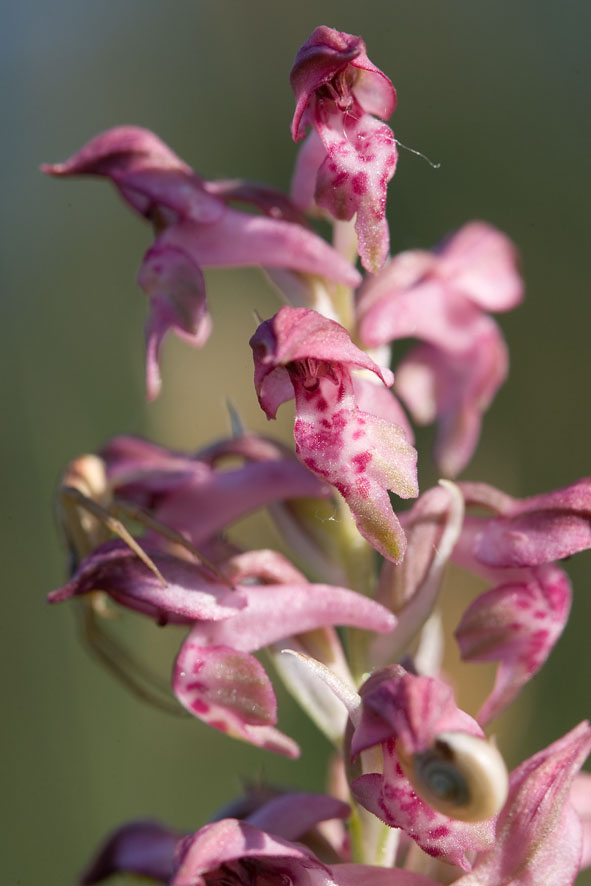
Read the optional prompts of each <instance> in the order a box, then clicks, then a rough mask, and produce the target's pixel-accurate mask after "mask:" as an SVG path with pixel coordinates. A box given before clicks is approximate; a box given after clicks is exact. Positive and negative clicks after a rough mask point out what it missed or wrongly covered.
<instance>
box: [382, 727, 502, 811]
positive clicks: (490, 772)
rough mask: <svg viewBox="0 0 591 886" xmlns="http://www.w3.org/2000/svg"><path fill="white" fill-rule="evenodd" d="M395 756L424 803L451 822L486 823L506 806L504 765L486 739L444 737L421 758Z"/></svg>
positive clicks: (459, 735) (399, 751) (461, 734)
mask: <svg viewBox="0 0 591 886" xmlns="http://www.w3.org/2000/svg"><path fill="white" fill-rule="evenodd" d="M396 751H397V754H398V758H399V760H400V765H401V766H402V770H403V772H404V774H405V775H406V777H407V778H408V780H409V781H410V783H411V784H412V786H413V787H414V789H415V791H416V792H417V794H418V795H419V796H420V797H421V799H422V800H424V801H425V803H428V804H429V806H432V807H433V809H436V810H437V812H441V813H443V815H447V816H449V817H450V818H457V819H459V820H460V821H483V820H484V819H487V818H492V817H493V815H496V814H497V813H498V812H499V811H500V810H501V808H502V807H503V805H504V803H505V800H506V799H507V792H508V789H509V776H508V774H507V768H506V766H505V762H504V760H503V758H502V757H501V755H500V753H499V751H498V749H497V747H496V745H495V744H493V743H492V742H490V741H488V740H487V739H486V738H478V736H476V735H469V734H468V733H467V732H441V733H440V734H439V735H438V736H437V738H436V740H435V742H434V744H433V746H432V747H431V748H429V749H428V750H426V751H422V752H421V753H418V754H408V755H407V754H406V753H405V752H404V750H403V748H402V747H401V746H400V742H398V743H397V745H396Z"/></svg>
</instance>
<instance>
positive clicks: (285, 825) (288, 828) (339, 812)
mask: <svg viewBox="0 0 591 886" xmlns="http://www.w3.org/2000/svg"><path fill="white" fill-rule="evenodd" d="M235 805H240V804H235ZM348 812H349V807H348V806H347V804H346V803H341V802H340V801H339V800H335V799H333V798H332V797H327V796H324V795H322V794H297V793H293V794H281V795H280V796H278V797H277V798H274V799H271V800H269V801H267V802H265V803H263V805H261V806H258V808H255V809H254V810H253V811H250V812H249V814H247V815H246V817H245V819H244V821H237V820H236V819H228V818H224V820H223V821H220V822H216V823H215V824H212V825H207V826H206V828H202V829H201V831H198V832H197V834H193V835H185V834H181V833H178V832H176V831H173V830H171V829H170V828H167V827H165V826H163V825H161V824H159V823H157V822H152V821H132V822H129V823H127V824H124V825H122V826H121V827H119V828H117V829H116V830H115V831H114V832H113V833H112V834H110V835H109V836H108V837H107V839H106V840H105V842H104V843H103V845H102V846H101V847H100V848H99V850H98V852H97V854H96V855H95V857H94V858H93V859H92V860H91V862H90V864H89V865H88V867H87V869H86V871H85V873H84V874H83V875H82V877H81V880H80V882H81V884H82V886H91V884H94V883H99V882H101V881H102V880H105V879H107V877H109V876H110V875H111V874H113V873H118V872H121V873H133V874H138V875H141V876H145V877H149V878H150V879H153V880H157V881H159V882H164V883H168V882H170V881H171V877H172V876H173V871H175V869H176V875H178V868H179V866H182V864H183V862H182V859H183V858H185V859H187V856H188V855H190V856H191V859H190V860H189V859H187V860H186V863H185V867H189V866H190V865H191V864H194V863H201V864H205V865H207V861H206V852H199V850H195V849H191V848H190V847H194V846H195V843H196V842H197V839H196V838H197V837H198V836H199V835H200V834H204V833H209V834H210V835H212V836H213V834H218V835H220V836H221V835H223V834H225V833H227V832H228V831H230V832H233V831H235V830H236V829H238V830H240V828H241V827H242V828H244V831H245V832H246V833H249V832H251V833H253V834H254V833H255V832H258V833H261V832H262V831H263V830H266V831H268V832H269V833H271V834H274V835H276V836H278V837H280V838H283V839H284V840H285V839H287V840H297V839H302V838H304V837H305V836H306V835H310V834H312V833H313V832H314V829H315V828H316V827H317V826H318V825H319V824H320V823H322V822H326V821H329V820H338V819H342V818H345V817H346V816H347V815H348ZM185 836H186V838H187V839H186V840H185V841H184V842H183V843H181V841H183V838H184V837H185ZM262 836H263V837H266V836H268V835H267V834H263V835H262ZM221 842H222V844H223V843H225V840H224V838H223V836H222V837H221ZM207 843H208V841H207V840H203V839H202V841H201V845H202V846H204V847H205V846H207ZM177 847H178V850H177ZM175 850H177V851H176V852H175ZM175 854H176V860H175ZM308 854H309V855H310V856H311V854H310V853H308ZM247 866H248V863H247ZM196 876H197V875H196ZM193 882H194V883H196V882H198V880H193Z"/></svg>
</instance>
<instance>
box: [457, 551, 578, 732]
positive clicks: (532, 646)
mask: <svg viewBox="0 0 591 886" xmlns="http://www.w3.org/2000/svg"><path fill="white" fill-rule="evenodd" d="M570 601H571V589H570V583H569V580H568V578H567V576H566V575H565V574H564V572H563V571H562V570H561V569H558V568H557V567H555V566H546V567H541V568H539V569H537V570H528V571H527V572H526V575H525V576H524V578H523V580H522V581H514V582H513V583H509V584H504V585H501V586H500V587H497V588H494V589H493V590H490V591H487V592H486V593H484V594H481V595H480V596H479V597H477V599H476V600H475V601H474V602H473V603H472V605H471V606H469V607H468V609H467V610H466V612H465V613H464V615H463V617H462V620H461V622H460V624H459V625H458V627H457V629H456V632H455V634H456V639H457V641H458V643H459V646H460V650H461V654H462V658H463V659H464V660H465V661H497V660H500V664H499V667H498V670H497V676H496V680H495V685H494V688H493V690H492V692H491V694H490V695H489V697H488V698H487V700H486V702H485V703H484V705H483V706H482V708H481V710H480V711H479V713H478V718H477V719H478V721H479V722H480V723H483V724H484V723H488V722H489V721H490V720H492V719H493V717H496V716H497V714H499V713H500V712H501V711H502V710H504V708H505V707H507V705H508V704H510V702H512V701H513V699H514V698H515V697H516V696H517V694H518V693H519V691H520V690H521V688H522V687H523V686H524V685H525V683H526V682H527V681H528V680H530V679H531V677H533V675H534V674H535V673H537V671H538V670H539V669H540V668H541V667H542V665H543V663H544V662H545V661H546V659H547V658H548V655H549V654H550V652H551V650H552V649H553V647H554V645H555V644H556V642H557V640H558V638H559V637H560V635H561V633H562V631H563V629H564V626H565V624H566V620H567V618H568V613H569V610H570Z"/></svg>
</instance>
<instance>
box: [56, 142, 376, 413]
mask: <svg viewBox="0 0 591 886" xmlns="http://www.w3.org/2000/svg"><path fill="white" fill-rule="evenodd" d="M42 168H43V171H44V172H47V173H49V174H51V175H56V176H70V175H97V176H101V177H105V178H108V179H110V180H111V181H112V182H113V184H114V185H115V187H116V188H117V190H118V191H119V193H120V194H121V196H122V197H123V199H124V200H125V201H126V202H127V203H128V204H129V205H130V206H131V207H132V209H134V210H135V211H136V212H138V213H140V214H141V215H143V216H145V217H146V218H147V219H148V220H149V221H151V222H152V224H153V225H154V228H155V231H156V234H157V238H156V241H155V244H154V246H153V247H152V248H151V249H149V250H148V252H147V253H146V255H145V256H144V259H143V262H142V266H141V268H140V271H139V275H138V282H139V284H140V286H141V287H142V289H143V290H144V291H145V292H146V294H147V295H148V296H149V298H150V316H149V318H148V321H147V323H146V354H147V359H146V380H147V390H148V397H149V398H150V399H153V398H154V397H156V396H157V394H158V392H159V389H160V374H159V368H158V355H159V351H160V346H161V343H162V341H163V339H164V337H165V336H166V334H167V333H168V331H169V330H173V331H174V332H175V333H176V334H177V335H179V336H181V338H183V339H184V340H186V341H188V342H189V343H190V344H192V345H194V346H195V347H200V346H201V345H203V344H204V343H205V341H206V339H207V337H208V335H209V331H210V327H211V321H210V319H209V315H208V313H207V305H206V301H205V284H204V280H203V274H202V272H201V267H203V266H206V267H207V266H210V267H234V266H238V265H263V266H265V265H268V266H271V267H279V268H289V269H291V270H294V271H300V272H302V273H306V274H317V275H319V276H323V277H326V278H328V279H330V280H336V281H338V282H340V283H345V284H347V285H350V286H355V285H356V284H357V283H358V282H359V275H358V274H357V272H356V271H355V269H354V268H352V267H351V265H349V264H348V262H346V261H345V259H343V258H342V257H341V256H340V255H339V254H338V253H337V252H335V250H333V249H332V248H331V247H330V246H328V244H326V243H325V242H324V241H323V240H321V239H320V237H317V236H316V235H315V234H314V233H312V232H311V231H310V230H308V229H307V228H306V227H304V226H302V225H301V224H299V223H297V222H296V221H294V219H296V218H297V217H298V216H297V212H296V210H295V209H294V208H293V207H290V206H289V201H288V200H287V199H286V198H285V197H284V196H283V195H281V194H277V195H275V199H273V193H274V192H272V191H271V189H269V188H263V187H258V186H256V185H250V186H248V185H244V186H241V184H240V183H228V182H222V183H212V184H209V183H207V182H204V181H203V180H202V179H201V178H199V177H198V176H197V175H196V174H195V173H194V172H193V171H192V170H191V169H190V168H189V167H188V166H187V164H186V163H184V162H183V161H182V160H180V159H179V158H178V157H177V156H176V154H174V153H173V152H172V151H171V150H170V149H169V148H168V147H167V146H166V145H165V144H164V143H163V142H161V141H160V139H159V138H157V136H155V135H154V134H153V133H151V132H149V131H148V130H145V129H140V128H139V127H135V126H120V127H117V128H115V129H110V130H108V131H106V132H103V133H101V134H100V135H98V136H96V137H95V138H93V139H91V141H89V142H88V143H87V144H86V145H85V146H84V147H83V148H81V150H80V151H78V153H76V154H75V155H74V156H73V157H71V158H70V159H69V160H67V161H66V162H65V163H55V164H48V165H45V166H43V167H42ZM234 199H243V200H246V201H248V202H249V203H250V204H251V205H254V206H255V207H258V208H261V209H262V210H263V211H264V212H265V213H266V215H262V216H261V215H250V214H247V213H244V212H240V211H238V210H236V209H232V208H230V206H229V205H227V204H228V202H230V201H232V200H234Z"/></svg>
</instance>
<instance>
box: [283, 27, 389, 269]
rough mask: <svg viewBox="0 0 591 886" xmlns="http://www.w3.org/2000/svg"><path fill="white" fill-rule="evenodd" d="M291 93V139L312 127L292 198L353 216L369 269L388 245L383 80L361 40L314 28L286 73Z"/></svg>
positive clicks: (379, 262)
mask: <svg viewBox="0 0 591 886" xmlns="http://www.w3.org/2000/svg"><path fill="white" fill-rule="evenodd" d="M291 85H292V88H293V91H294V93H295V97H296V110H295V113H294V117H293V121H292V125H291V132H292V136H293V139H294V141H300V140H301V139H303V138H304V136H305V131H306V126H307V125H309V126H311V127H312V130H313V132H312V133H311V135H310V137H309V141H308V142H307V143H306V144H305V145H304V148H303V151H302V154H301V159H300V162H299V166H298V169H297V170H296V174H295V177H294V188H293V192H294V197H295V200H296V202H297V203H298V205H303V206H304V208H309V206H308V205H307V204H308V202H309V199H310V197H311V196H312V195H313V196H314V199H315V201H316V203H317V205H318V206H321V207H322V208H324V209H327V210H328V211H329V212H330V213H331V214H332V215H333V216H334V217H335V218H337V219H346V220H349V219H351V218H353V216H354V215H356V221H355V230H356V231H357V236H358V238H359V255H360V256H361V262H362V264H363V266H364V268H366V269H367V270H368V271H371V272H373V273H375V272H376V271H378V270H379V269H380V267H381V266H382V265H383V263H384V261H385V259H386V256H387V254H388V248H389V233H388V225H387V222H386V191H387V185H388V182H389V181H390V179H391V178H392V176H393V175H394V172H395V169H396V161H397V158H398V154H397V150H396V141H395V139H394V134H393V133H392V130H391V129H390V128H389V127H388V126H386V125H385V124H384V123H381V122H380V121H379V120H377V119H376V117H379V118H380V119H381V120H387V119H388V117H390V116H391V115H392V113H393V112H394V109H395V107H396V91H395V89H394V87H393V86H392V83H391V82H390V80H389V79H388V78H387V77H386V75H385V74H383V73H382V71H380V70H379V68H376V66H375V65H374V64H373V63H372V62H371V61H370V60H369V59H368V57H367V53H366V51H365V43H364V42H363V40H362V39H361V37H355V36H353V35H352V34H345V33H343V32H342V31H335V30H334V29H333V28H327V27H319V28H316V30H315V31H314V32H313V33H312V35H311V36H310V38H309V39H308V40H307V42H306V43H304V45H303V46H302V48H301V49H300V50H299V52H298V54H297V56H296V59H295V63H294V66H293V69H292V72H291Z"/></svg>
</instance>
